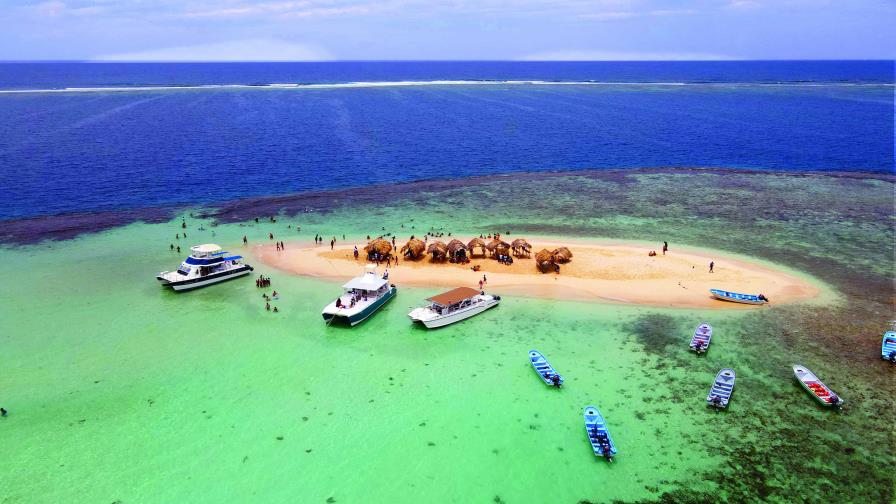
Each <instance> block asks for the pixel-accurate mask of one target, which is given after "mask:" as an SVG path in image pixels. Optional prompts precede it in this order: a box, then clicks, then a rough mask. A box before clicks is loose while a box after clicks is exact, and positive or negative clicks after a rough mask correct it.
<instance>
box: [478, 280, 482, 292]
mask: <svg viewBox="0 0 896 504" xmlns="http://www.w3.org/2000/svg"><path fill="white" fill-rule="evenodd" d="M479 290H482V280H480V281H479Z"/></svg>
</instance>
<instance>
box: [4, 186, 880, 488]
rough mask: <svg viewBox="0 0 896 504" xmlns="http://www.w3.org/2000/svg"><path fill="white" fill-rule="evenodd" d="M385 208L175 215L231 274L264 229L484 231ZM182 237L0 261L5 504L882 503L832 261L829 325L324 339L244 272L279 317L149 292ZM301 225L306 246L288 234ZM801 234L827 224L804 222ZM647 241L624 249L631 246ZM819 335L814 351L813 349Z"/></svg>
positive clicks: (652, 321)
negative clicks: (820, 386) (541, 365)
mask: <svg viewBox="0 0 896 504" xmlns="http://www.w3.org/2000/svg"><path fill="white" fill-rule="evenodd" d="M688 183H693V180H691V181H688ZM754 183H759V182H757V181H754ZM883 189H886V187H884V188H883ZM467 190H470V191H477V190H483V189H481V188H480V189H476V188H472V189H467ZM633 190H635V189H633ZM768 191H769V194H771V193H772V192H773V190H772V189H768ZM850 194H852V193H850ZM866 194H867V196H866V200H868V201H874V200H875V198H876V197H877V196H875V193H874V191H871V190H867V191H866ZM445 197H450V196H449V195H445ZM537 203H538V202H537V201H536V202H534V203H533V204H537ZM835 203H836V202H835ZM851 204H852V203H850V205H851ZM394 205H395V206H394V207H392V208H390V209H388V210H387V211H383V210H376V209H372V208H366V207H363V208H357V207H354V208H352V207H349V208H347V209H343V210H336V211H332V212H328V213H320V214H317V213H315V214H309V215H302V216H299V217H295V218H289V219H285V218H283V219H281V220H280V222H278V223H277V224H275V225H271V224H265V225H258V226H255V225H251V226H250V225H246V226H245V227H244V226H241V225H239V224H227V225H221V226H218V227H215V228H211V227H210V224H209V222H208V221H204V225H205V226H206V227H208V228H209V229H210V230H211V229H213V230H214V232H215V236H214V237H212V236H211V231H210V230H209V231H198V230H196V228H197V227H198V224H199V223H200V222H203V221H199V220H197V219H189V218H188V222H189V229H188V232H189V234H190V238H189V240H188V243H199V242H208V241H214V242H218V243H221V244H222V245H225V246H226V247H228V248H229V250H231V251H232V252H234V251H239V250H241V249H242V247H241V246H240V245H238V244H239V239H240V237H241V236H242V235H243V234H248V235H249V236H250V239H251V240H252V242H253V243H254V242H257V241H259V240H263V239H264V237H265V236H266V233H267V232H268V231H269V230H270V231H274V232H275V233H276V235H277V237H278V238H279V237H280V236H281V235H282V236H284V237H285V238H284V239H286V240H308V239H310V237H311V236H313V234H314V232H316V231H315V230H314V228H315V227H322V226H326V227H327V228H328V229H339V230H340V231H342V230H345V232H346V233H347V234H349V236H348V238H349V239H351V236H352V235H354V236H360V234H361V233H363V232H364V229H365V228H366V229H368V230H369V229H371V228H374V226H375V223H380V224H382V225H383V226H385V227H387V229H395V228H398V229H401V228H400V223H405V224H407V225H408V226H410V225H417V224H419V225H420V226H428V225H429V224H428V223H429V222H443V223H444V225H445V226H446V227H448V228H452V229H457V230H461V231H464V232H468V231H469V232H472V229H475V226H477V224H475V223H472V222H470V221H466V220H463V215H461V216H460V217H458V216H455V218H458V219H459V220H457V221H454V220H451V218H450V217H448V216H445V215H442V213H441V211H439V212H422V211H421V210H420V209H419V208H418V207H416V206H414V205H410V204H406V203H405V202H402V201H397V202H395V204H394ZM873 206H874V205H873V204H869V206H868V207H869V208H871V207H873ZM828 211H829V212H837V211H839V210H838V208H837V206H836V204H832V205H831V207H830V208H829V209H828ZM682 212H685V210H682ZM500 217H501V218H506V219H508V221H509V220H510V219H511V218H510V217H506V215H501V216H500ZM411 218H413V219H415V220H414V221H413V222H414V223H415V224H411V221H410V219H411ZM513 218H515V219H516V218H520V217H518V216H514V217H513ZM601 218H603V219H606V220H607V222H614V218H613V217H611V216H604V217H601ZM722 218H724V217H722ZM570 219H571V221H575V220H576V217H575V216H571V217H570ZM618 219H619V220H618V221H616V222H625V223H626V225H628V226H631V225H632V224H637V223H639V222H643V220H642V219H643V217H641V216H637V215H628V216H625V215H623V216H620V217H618ZM179 222H180V221H179V219H175V221H173V222H171V223H165V224H154V225H150V224H133V225H130V226H127V227H123V228H117V229H114V230H110V231H106V232H103V233H99V234H95V235H85V236H82V237H80V238H78V239H75V240H71V241H66V242H57V243H43V244H39V245H34V246H24V247H7V248H4V249H0V260H2V263H3V264H4V265H6V278H5V280H6V283H5V286H4V288H3V289H2V291H0V315H2V317H0V338H2V339H0V343H2V353H3V373H2V375H0V404H2V405H3V406H4V407H6V408H7V409H9V410H10V415H9V417H7V418H5V419H2V420H0V442H2V446H3V447H4V453H5V454H6V462H5V469H4V471H3V472H2V474H0V486H2V487H3V488H4V489H6V491H5V492H4V496H3V498H2V499H3V500H2V502H60V501H69V502H114V501H121V502H171V501H190V502H197V501H198V502H218V501H221V500H224V499H230V500H237V501H277V502H285V501H289V502H296V501H299V502H327V501H328V499H329V500H331V501H335V502H384V501H389V502H421V501H433V502H507V503H511V502H548V501H549V502H580V501H591V502H609V501H612V500H615V499H619V500H623V501H627V502H631V501H638V500H654V499H660V498H663V499H667V500H672V501H707V500H714V498H719V499H723V500H724V499H728V500H732V501H741V500H753V499H758V498H764V499H769V500H772V501H782V502H783V501H789V500H791V499H789V498H788V497H787V496H788V495H792V493H793V492H796V493H797V494H798V495H801V496H804V497H805V498H806V499H807V500H814V498H815V497H819V496H821V495H823V494H829V495H838V496H840V497H843V498H846V500H847V501H868V500H869V499H870V500H875V501H880V500H878V499H880V498H883V499H885V500H886V499H887V496H890V497H891V496H892V495H891V492H892V486H890V487H889V488H887V481H888V480H887V478H888V476H887V474H886V471H883V470H882V469H880V467H884V466H885V464H887V463H889V462H892V461H893V451H892V445H889V446H888V445H887V441H888V440H892V421H893V413H892V408H891V406H892V388H893V387H892V381H891V377H892V369H891V368H889V367H886V366H887V365H886V364H885V363H883V362H882V361H879V360H874V358H873V357H874V354H873V350H874V349H873V344H874V338H875V337H878V338H879V336H875V331H876V329H875V327H877V326H880V325H881V324H882V323H884V322H885V319H883V318H882V317H879V320H877V321H875V320H873V319H874V318H875V317H876V315H874V313H876V312H875V310H878V309H879V308H877V307H876V305H874V304H873V301H863V300H862V299H861V298H860V297H858V296H857V295H856V294H855V293H854V290H853V289H852V287H851V286H850V284H849V283H848V282H844V281H843V280H842V278H843V277H844V276H848V270H847V273H842V271H843V270H844V269H845V268H847V267H846V266H843V265H842V264H843V263H841V262H840V260H839V259H838V257H837V256H836V255H834V256H833V258H827V259H817V260H819V261H826V263H825V264H827V265H828V270H829V271H827V272H826V271H823V270H814V269H813V268H812V267H811V264H809V266H808V267H806V266H805V264H806V263H804V265H803V267H805V268H806V269H807V270H809V272H811V274H814V275H818V276H819V277H820V278H821V279H822V280H824V281H826V282H831V283H832V284H833V285H834V287H835V288H836V289H837V290H838V292H839V293H840V294H841V295H842V296H843V298H841V299H840V301H839V302H838V303H837V305H830V306H827V307H822V308H819V307H817V306H815V307H813V306H811V305H810V306H806V307H790V308H783V307H780V308H772V309H769V310H765V311H759V312H756V311H747V312H742V311H704V312H701V311H698V310H661V309H648V308H639V307H632V306H620V305H600V304H591V303H577V302H560V301H551V300H532V299H522V298H505V299H504V301H503V302H502V304H501V306H499V307H498V308H497V309H494V310H490V311H489V312H486V313H485V314H483V315H481V316H479V317H476V318H474V319H471V320H469V321H466V322H464V323H462V324H457V325H454V326H450V327H448V328H445V329H443V330H438V331H425V330H423V329H420V328H418V327H414V326H412V325H411V324H410V322H409V321H408V319H407V317H406V313H407V312H408V310H409V309H410V308H411V307H413V306H415V305H417V304H418V303H419V302H420V300H421V299H423V298H424V297H426V296H427V295H429V294H431V293H433V291H430V290H425V289H408V288H402V289H401V291H400V292H399V295H398V297H397V298H396V299H395V300H394V301H393V302H391V304H390V305H388V306H387V307H386V308H385V309H383V310H382V311H381V312H380V313H378V314H377V315H376V316H375V317H374V318H372V319H370V320H369V321H368V322H366V323H364V324H363V325H362V326H359V327H356V328H353V329H348V328H342V327H327V326H325V325H324V324H323V322H322V321H321V320H320V316H319V312H320V309H321V307H322V306H323V305H324V304H326V302H328V301H329V300H330V299H331V298H332V295H333V293H334V292H337V291H338V289H339V287H338V284H334V283H330V282H324V281H319V280H313V279H306V278H299V277H290V276H288V275H285V274H282V273H280V272H277V271H272V270H268V269H266V268H265V267H264V266H263V265H261V264H255V266H256V267H257V270H256V274H258V273H263V274H265V275H270V276H271V277H272V278H273V282H274V284H273V286H272V287H273V288H275V289H277V290H278V291H279V292H280V293H281V296H282V299H281V300H280V301H278V302H277V303H275V305H277V306H278V308H279V309H280V310H281V312H280V313H277V314H274V313H268V312H265V310H264V302H263V300H262V299H261V290H260V289H256V288H255V286H254V283H253V282H252V281H251V279H245V278H244V279H240V280H234V281H231V282H228V283H225V284H222V285H218V286H215V287H211V288H207V289H202V290H199V291H195V292H192V293H186V294H175V293H172V292H167V291H165V290H163V289H162V288H161V287H159V285H158V284H157V283H156V282H155V280H154V279H153V276H154V274H155V273H156V272H157V271H159V270H161V269H170V268H171V267H173V266H175V265H176V264H177V263H178V262H179V261H180V259H181V256H179V255H178V254H176V253H174V252H170V251H168V250H167V245H168V243H169V242H171V241H172V240H171V237H172V236H173V234H174V233H175V232H179V231H180V229H179ZM295 222H302V223H303V231H302V233H301V234H300V233H296V232H295V231H294V230H293V229H289V228H286V226H287V225H289V224H293V223H295ZM424 223H426V224H424ZM528 224H529V225H531V224H532V222H531V221H530V222H529V223H528ZM520 225H524V224H520ZM580 225H581V224H580ZM791 225H793V224H786V223H785V224H782V225H781V230H780V231H779V232H780V233H782V234H784V233H786V232H787V229H788V226H791ZM816 225H838V224H827V223H826V221H824V220H823V219H822V218H821V217H818V218H817V220H816ZM875 225H878V224H875V223H874V222H869V223H867V224H866V226H875ZM707 226H709V224H707ZM727 226H728V227H729V228H730V229H734V230H737V229H739V226H740V224H739V223H738V222H737V221H735V220H733V219H729V220H728V223H727ZM886 226H891V224H887V225H884V227H883V228H880V229H887V227H886ZM471 228H472V229H471ZM583 228H584V226H583ZM374 229H375V228H374ZM584 229H585V231H583V232H581V233H579V235H581V236H585V235H587V234H588V231H587V228H584ZM640 229H641V233H633V234H632V236H631V237H632V238H636V237H637V238H643V234H642V233H643V229H644V228H643V227H641V228H640ZM548 231H549V229H548ZM368 232H371V233H373V232H374V231H368ZM857 232H862V231H857ZM286 233H294V235H293V234H290V235H286ZM608 234H611V235H612V233H608ZM293 236H294V237H293ZM803 236H804V237H806V236H810V235H809V234H803ZM340 237H341V236H340ZM738 239H743V238H738V237H737V236H731V237H729V238H728V240H731V241H735V240H738ZM809 239H810V240H811V238H809ZM884 239H886V238H884ZM177 243H180V244H181V245H185V243H184V240H180V241H179V242H177ZM692 245H695V246H705V245H706V244H705V243H702V242H701V241H699V240H694V241H693V242H692ZM766 246H767V247H768V248H769V249H774V247H775V245H774V244H767V245H766ZM777 250H780V248H779V249H777ZM837 250H840V249H837ZM837 250H833V251H832V252H831V253H832V254H837V253H838V252H837ZM847 252H848V249H847ZM839 253H845V252H843V251H842V250H840V252H839ZM763 255H764V256H765V257H766V258H768V259H771V260H775V261H780V260H781V257H783V255H782V254H780V253H779V254H774V253H768V254H763ZM875 260H876V259H875V256H874V255H873V253H867V254H865V255H864V256H861V257H857V258H856V261H859V262H860V263H861V261H869V262H874V261H875ZM879 266H880V265H879ZM399 267H400V266H399ZM880 267H882V268H885V266H880ZM838 272H839V273H838ZM872 280H873V278H872ZM865 285H866V288H867V286H868V285H871V286H873V285H875V284H874V282H873V281H872V282H870V283H867V282H866V284H865ZM399 287H400V286H399ZM268 292H269V291H268ZM876 292H878V294H875V295H876V296H877V295H879V294H880V293H882V291H876ZM883 299H885V297H884V298H883ZM860 305H861V306H860ZM880 309H881V310H883V309H882V308H880ZM860 316H861V317H862V318H860ZM701 321H708V322H710V323H711V324H713V326H714V328H715V334H714V341H713V346H712V348H711V349H710V351H709V353H708V354H707V355H706V356H704V357H700V358H697V357H695V356H694V355H691V354H689V353H688V352H687V351H686V347H687V342H688V340H689V338H690V335H691V333H692V331H693V328H694V326H696V325H697V324H698V323H700V322H701ZM832 333H833V334H832ZM828 334H830V335H831V336H830V342H831V343H830V344H822V343H827V342H828V339H825V338H828V337H829V336H827V335H828ZM834 336H836V338H835V337H834ZM819 338H821V339H819ZM836 339H842V340H845V341H844V343H843V345H844V346H847V345H848V346H849V347H851V348H852V353H848V352H846V351H845V350H843V349H842V348H840V347H838V346H836V344H835V343H833V341H834V340H836ZM878 343H879V339H878ZM819 345H821V346H819ZM868 345H870V346H871V348H870V350H868V352H867V353H865V352H864V351H862V350H861V348H860V347H862V346H868ZM531 348H536V349H538V350H540V351H542V352H543V353H545V355H546V356H547V357H548V358H549V359H550V360H551V362H552V364H554V366H555V367H556V368H557V369H558V370H559V371H560V372H561V373H563V374H564V376H565V377H566V386H565V387H564V389H563V390H560V391H557V390H553V389H549V388H547V387H545V386H544V385H543V384H542V383H541V382H540V380H539V379H538V377H537V376H536V375H535V373H534V372H533V371H532V369H531V367H530V366H529V364H528V360H527V355H526V352H527V351H528V350H529V349H531ZM866 355H867V357H866ZM795 359H800V362H802V363H804V364H806V365H807V366H809V367H810V368H812V369H813V370H815V371H816V372H817V373H819V374H820V375H821V376H822V379H824V380H825V381H827V382H828V384H829V385H831V386H832V387H834V388H835V389H836V390H837V391H838V392H840V393H841V394H842V395H844V396H845V397H846V398H847V400H848V401H850V405H849V408H848V409H847V410H846V411H844V412H843V413H841V414H836V413H832V412H829V411H824V410H821V409H820V408H818V407H816V406H815V405H814V404H813V403H812V402H811V399H810V398H809V397H808V396H807V395H806V394H805V393H803V392H802V391H801V390H799V388H798V387H796V386H795V385H794V383H793V381H792V379H791V377H790V375H789V367H788V366H789V363H791V362H792V361H793V360H795ZM727 366H732V367H734V368H735V369H736V371H737V373H738V384H737V387H736V389H735V393H734V397H733V400H732V403H731V407H730V410H729V411H727V412H722V413H715V412H712V411H709V410H708V409H707V408H706V407H705V405H704V402H703V401H704V398H705V396H706V392H707V391H708V389H709V386H710V384H711V382H712V378H713V377H714V375H715V373H716V372H717V371H718V369H719V368H721V367H727ZM586 404H595V405H597V406H598V407H599V408H600V409H601V411H602V412H603V414H604V416H605V417H606V419H607V421H608V423H609V425H610V428H611V429H612V433H613V436H614V440H615V441H616V443H617V445H618V448H619V451H620V454H619V456H618V458H617V459H616V462H614V463H613V464H606V463H604V462H602V461H599V460H597V459H596V458H595V457H594V456H593V455H592V454H591V451H590V446H589V444H588V442H587V439H586V437H585V433H584V428H583V424H582V408H583V407H584V406H585V405H586ZM845 448H850V449H852V450H853V451H852V452H851V453H847V452H846V451H845ZM798 461H799V462H800V464H801V465H797V462H798ZM881 471H883V472H881ZM844 480H849V481H851V482H852V485H851V486H850V487H846V486H844V485H843V481H844ZM819 482H820V483H819ZM889 482H892V480H891V479H890V480H889Z"/></svg>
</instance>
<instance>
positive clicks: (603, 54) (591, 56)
mask: <svg viewBox="0 0 896 504" xmlns="http://www.w3.org/2000/svg"><path fill="white" fill-rule="evenodd" d="M518 59H520V60H523V61H706V60H731V59H737V58H732V57H731V56H726V55H722V54H710V53H683V52H674V53H672V52H624V51H592V50H566V51H564V50H561V51H545V52H539V53H534V54H529V55H526V56H523V57H522V58H518Z"/></svg>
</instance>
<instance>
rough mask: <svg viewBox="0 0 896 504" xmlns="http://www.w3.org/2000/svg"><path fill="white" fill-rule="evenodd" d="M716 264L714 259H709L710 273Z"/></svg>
mask: <svg viewBox="0 0 896 504" xmlns="http://www.w3.org/2000/svg"><path fill="white" fill-rule="evenodd" d="M715 265H716V263H715V262H714V261H709V272H710V273H712V268H713V267H714V266H715Z"/></svg>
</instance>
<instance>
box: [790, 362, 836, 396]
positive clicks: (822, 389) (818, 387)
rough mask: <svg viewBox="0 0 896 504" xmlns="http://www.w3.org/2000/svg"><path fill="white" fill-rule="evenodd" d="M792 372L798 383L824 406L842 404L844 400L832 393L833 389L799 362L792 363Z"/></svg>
mask: <svg viewBox="0 0 896 504" xmlns="http://www.w3.org/2000/svg"><path fill="white" fill-rule="evenodd" d="M793 374H794V376H796V379H797V381H799V382H800V385H802V386H803V388H804V389H806V390H807V391H808V392H809V393H810V394H812V397H814V398H815V399H816V400H817V401H818V402H820V403H821V404H822V405H824V406H828V407H830V406H838V407H839V406H842V405H843V403H844V401H843V399H841V398H840V396H838V395H837V394H835V393H834V391H833V390H831V389H830V387H828V386H827V385H825V384H824V383H822V381H821V380H819V379H818V377H817V376H815V373H813V372H812V371H809V369H807V368H806V367H805V366H800V365H799V364H794V365H793Z"/></svg>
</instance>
